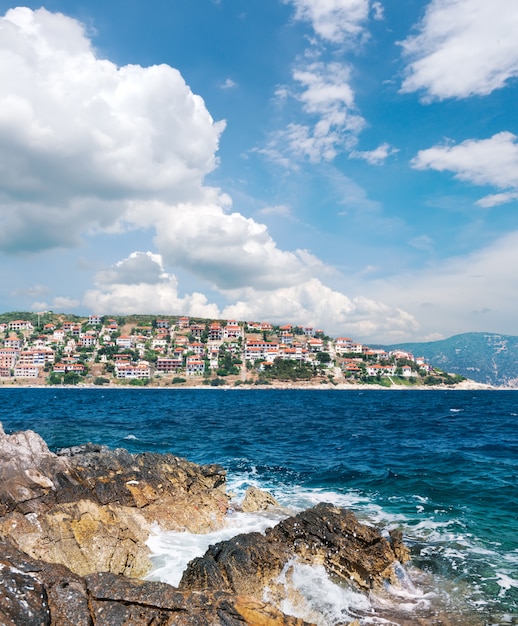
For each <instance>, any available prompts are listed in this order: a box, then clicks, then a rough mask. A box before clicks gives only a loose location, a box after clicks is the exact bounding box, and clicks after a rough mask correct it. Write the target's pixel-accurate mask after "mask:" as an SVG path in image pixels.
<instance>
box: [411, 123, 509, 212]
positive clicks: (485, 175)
mask: <svg viewBox="0 0 518 626" xmlns="http://www.w3.org/2000/svg"><path fill="white" fill-rule="evenodd" d="M412 167H414V168H416V169H420V170H424V169H433V170H437V171H439V172H444V171H449V172H453V173H454V174H455V177H456V178H458V179H459V180H465V181H468V182H470V183H473V184H475V185H493V186H495V187H499V188H500V189H512V191H511V195H510V196H509V194H507V196H503V197H502V196H500V197H498V196H487V197H486V199H485V200H484V199H482V200H481V201H479V204H481V206H494V205H495V204H499V203H501V201H508V200H510V199H513V196H516V193H518V188H517V181H518V138H517V137H516V136H515V135H513V134H512V133H509V132H502V133H498V134H496V135H493V136H492V137H491V138H490V139H468V140H466V141H463V142H462V143H460V144H458V145H438V146H434V147H432V148H428V149H427V150H421V151H420V152H418V154H417V156H416V157H415V158H414V159H413V160H412Z"/></svg>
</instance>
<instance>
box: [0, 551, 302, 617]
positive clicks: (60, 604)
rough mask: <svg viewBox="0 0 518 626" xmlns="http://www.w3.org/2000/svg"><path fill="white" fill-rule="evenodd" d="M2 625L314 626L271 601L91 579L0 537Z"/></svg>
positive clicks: (111, 578)
mask: <svg viewBox="0 0 518 626" xmlns="http://www.w3.org/2000/svg"><path fill="white" fill-rule="evenodd" d="M0 554H1V556H0V623H1V625H2V626H21V625H22V624H23V626H70V625H72V624H73V625H74V626H115V624H131V625H132V626H148V625H149V624H161V625H162V626H167V625H175V626H188V625H189V626H219V625H221V626H311V625H310V624H307V623H306V622H303V621H302V620H301V619H297V618H294V617H289V616H286V615H284V614H283V613H281V612H280V611H278V610H277V609H275V608H274V607H273V606H271V605H270V604H268V603H267V602H258V601H256V600H253V599H251V598H246V597H241V596H231V595H229V594H226V593H221V592H215V593H211V592H209V593H199V592H189V591H178V590H177V589H175V588H174V587H171V586H170V585H166V584H165V583H156V582H144V581H137V580H130V579H128V578H125V577H123V576H116V575H114V574H109V573H100V574H92V575H90V576H87V577H86V578H81V577H80V576H78V575H76V574H74V573H72V572H71V571H70V570H69V569H68V568H66V567H64V566H60V565H49V564H48V563H44V562H42V561H36V560H34V559H31V558H30V557H28V556H27V555H25V554H23V553H22V552H20V551H19V550H17V548H15V547H14V546H12V545H10V544H9V543H6V542H0Z"/></svg>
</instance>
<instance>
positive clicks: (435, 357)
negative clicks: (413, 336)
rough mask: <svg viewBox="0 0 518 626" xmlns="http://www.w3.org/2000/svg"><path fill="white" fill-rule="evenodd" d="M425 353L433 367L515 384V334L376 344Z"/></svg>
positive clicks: (517, 377) (517, 351)
mask: <svg viewBox="0 0 518 626" xmlns="http://www.w3.org/2000/svg"><path fill="white" fill-rule="evenodd" d="M376 347H380V348H383V349H384V350H387V351H391V350H396V349H401V350H404V351H406V352H412V353H413V354H414V355H416V356H424V357H425V359H426V360H427V361H428V362H429V363H431V364H432V365H433V366H434V367H437V368H439V369H442V370H443V371H447V372H449V373H452V374H460V375H462V376H464V377H466V378H470V379H471V380H474V381H476V382H479V383H484V384H489V385H495V386H506V387H518V336H515V335H504V334H501V333H490V332H469V333H461V334H459V335H454V336H452V337H449V338H447V339H441V340H437V341H428V342H403V343H397V344H392V345H380V346H376Z"/></svg>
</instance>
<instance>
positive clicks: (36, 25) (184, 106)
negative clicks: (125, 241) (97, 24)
mask: <svg viewBox="0 0 518 626" xmlns="http://www.w3.org/2000/svg"><path fill="white" fill-rule="evenodd" d="M223 127H224V125H223V123H214V121H213V120H212V118H211V116H210V115H209V113H208V111H207V109H206V108H205V105H204V103H203V100H202V99H201V98H200V97H199V96H196V95H195V94H193V93H192V92H191V91H190V89H189V88H188V86H187V85H186V84H185V81H184V80H183V78H182V76H181V75H180V74H179V72H178V71H177V70H175V69H173V68H171V67H169V66H167V65H160V66H153V67H149V68H142V67H140V66H137V65H127V66H124V67H117V66H116V65H115V64H113V63H111V62H110V61H107V60H104V59H100V58H98V56H96V53H95V51H94V49H93V48H92V45H91V43H90V41H89V40H88V38H87V36H86V33H85V31H84V28H83V26H82V25H81V24H80V23H79V22H77V21H76V20H73V19H71V18H68V17H66V16H64V15H61V14H53V13H50V12H48V11H46V10H45V9H39V10H37V11H32V10H30V9H28V8H17V9H12V10H10V11H8V12H7V13H6V15H5V16H4V17H2V18H0V186H1V190H2V191H1V193H0V219H2V221H3V224H4V227H3V229H2V233H1V236H0V246H1V247H2V248H4V249H6V250H12V251H17V250H31V251H32V250H42V249H45V248H50V247H55V246H67V245H74V244H75V243H76V242H77V239H78V237H79V236H80V234H81V233H83V232H85V231H86V230H89V229H92V228H94V229H98V228H107V227H109V226H110V225H112V224H113V223H114V222H115V221H116V220H117V219H119V218H120V217H121V216H122V215H123V214H124V211H125V209H126V204H125V203H126V202H127V201H128V200H129V199H134V198H148V197H157V196H158V197H162V198H164V199H167V200H168V201H169V202H175V201H181V200H185V199H186V198H190V197H192V195H193V194H195V193H199V189H200V187H201V184H202V180H203V177H204V176H205V175H206V174H207V173H208V172H210V171H211V170H213V169H214V167H215V166H216V164H217V161H216V158H215V152H216V150H217V147H218V142H219V137H220V134H221V132H222V130H223Z"/></svg>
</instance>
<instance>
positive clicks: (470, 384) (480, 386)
mask: <svg viewBox="0 0 518 626" xmlns="http://www.w3.org/2000/svg"><path fill="white" fill-rule="evenodd" d="M16 388H20V389H63V388H66V389H141V390H142V389H164V390H169V391H172V390H179V389H189V390H191V389H193V390H194V389H218V390H220V391H229V390H232V389H241V390H250V389H265V390H268V389H295V390H304V389H311V390H314V391H318V390H331V389H332V390H336V391H358V390H360V391H370V390H386V391H430V390H434V389H435V390H440V391H444V390H452V391H456V390H457V391H466V390H468V391H477V390H491V391H516V390H517V389H518V387H516V386H506V385H501V386H495V385H489V384H486V383H478V382H476V381H474V380H469V379H467V380H463V381H462V382H460V383H457V384H456V385H412V386H408V385H391V386H390V387H386V386H385V385H378V384H375V383H369V384H362V383H335V384H333V383H321V384H314V383H300V382H298V383H285V382H273V383H272V384H269V385H247V384H242V385H237V386H233V385H221V386H212V385H206V384H203V382H202V381H197V382H195V383H191V384H189V383H182V384H179V385H167V386H166V385H158V384H149V385H146V386H142V387H140V386H139V387H135V386H132V385H128V384H117V383H110V384H106V385H103V386H102V387H101V386H98V385H93V384H87V383H79V384H77V385H59V386H50V385H48V384H46V383H45V382H44V381H42V383H41V384H38V385H36V384H34V383H33V382H29V381H23V380H17V381H14V380H13V381H9V382H7V383H6V381H3V382H2V383H0V392H1V390H2V389H16Z"/></svg>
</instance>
